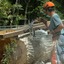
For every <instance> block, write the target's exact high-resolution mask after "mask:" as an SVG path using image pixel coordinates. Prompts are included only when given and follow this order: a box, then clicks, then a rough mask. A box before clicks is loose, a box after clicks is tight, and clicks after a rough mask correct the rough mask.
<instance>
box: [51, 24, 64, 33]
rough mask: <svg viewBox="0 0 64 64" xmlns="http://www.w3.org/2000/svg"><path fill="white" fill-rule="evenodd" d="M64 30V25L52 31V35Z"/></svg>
mask: <svg viewBox="0 0 64 64" xmlns="http://www.w3.org/2000/svg"><path fill="white" fill-rule="evenodd" d="M63 28H64V25H63V24H60V25H59V26H58V27H57V28H56V29H55V30H53V31H52V33H56V32H59V31H61V30H62V29H63Z"/></svg>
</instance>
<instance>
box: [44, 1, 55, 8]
mask: <svg viewBox="0 0 64 64" xmlns="http://www.w3.org/2000/svg"><path fill="white" fill-rule="evenodd" d="M54 6H55V5H54V3H53V2H50V1H49V2H46V3H45V4H44V6H43V8H44V9H47V8H50V7H54Z"/></svg>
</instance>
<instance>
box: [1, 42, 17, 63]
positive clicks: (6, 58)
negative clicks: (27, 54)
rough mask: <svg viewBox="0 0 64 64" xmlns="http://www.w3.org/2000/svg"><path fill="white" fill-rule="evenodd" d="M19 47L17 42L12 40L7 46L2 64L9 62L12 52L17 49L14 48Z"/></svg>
mask: <svg viewBox="0 0 64 64" xmlns="http://www.w3.org/2000/svg"><path fill="white" fill-rule="evenodd" d="M16 47H17V44H16V43H15V42H11V43H10V44H8V45H6V46H5V52H4V54H3V59H2V60H1V62H2V64H9V62H10V58H11V55H12V53H13V52H14V51H15V50H14V49H15V48H16Z"/></svg>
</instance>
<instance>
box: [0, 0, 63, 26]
mask: <svg viewBox="0 0 64 64" xmlns="http://www.w3.org/2000/svg"><path fill="white" fill-rule="evenodd" d="M47 1H50V0H15V2H14V0H0V19H1V18H5V20H0V25H7V24H6V23H7V22H9V21H10V25H12V24H15V25H18V24H19V20H22V19H24V20H32V19H35V18H37V17H43V18H45V19H49V17H48V16H47V15H46V14H45V13H44V10H43V4H44V3H45V2H47ZM51 1H53V2H54V3H55V7H56V12H57V13H58V14H59V15H60V17H61V18H62V19H63V16H64V14H63V13H64V7H63V5H64V4H63V0H51ZM11 2H13V3H14V4H12V3H11ZM2 21H3V22H2ZM11 22H12V23H11ZM1 23H2V24H1Z"/></svg>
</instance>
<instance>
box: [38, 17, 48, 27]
mask: <svg viewBox="0 0 64 64" xmlns="http://www.w3.org/2000/svg"><path fill="white" fill-rule="evenodd" d="M39 21H40V22H43V23H44V24H45V26H46V27H47V20H45V19H43V18H41V17H40V18H39Z"/></svg>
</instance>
